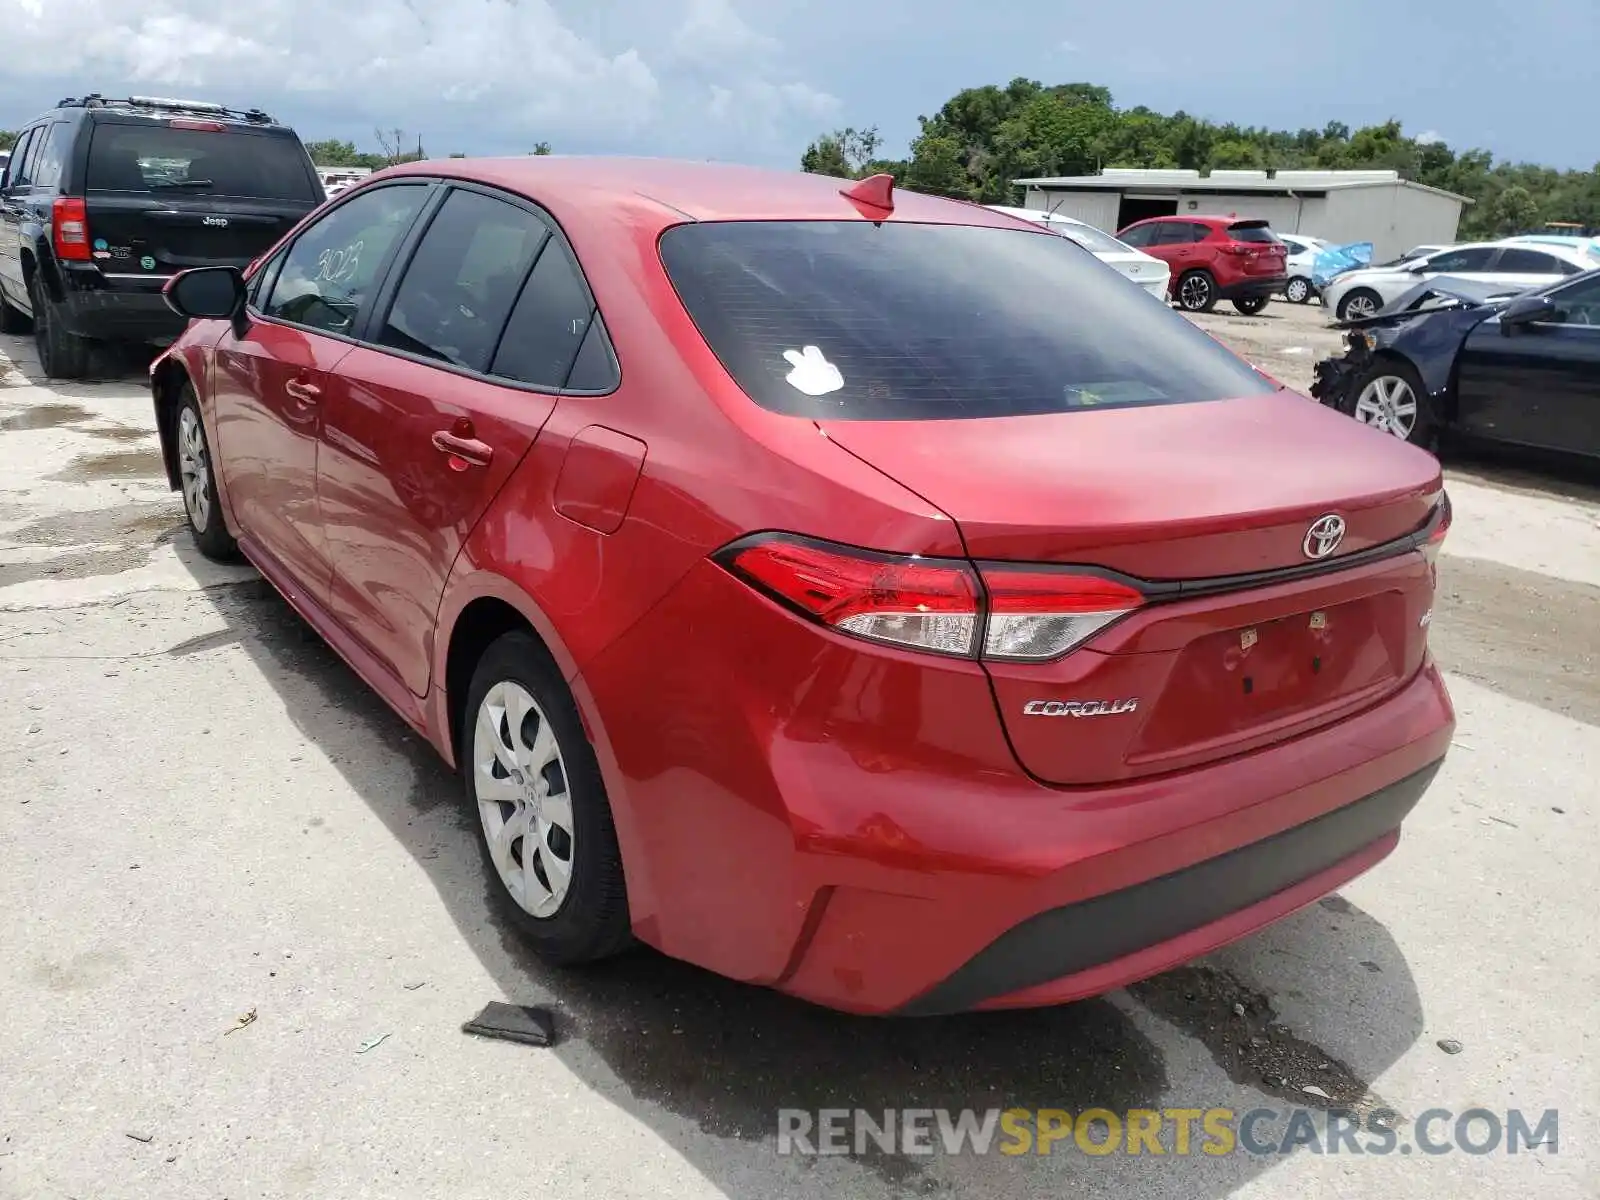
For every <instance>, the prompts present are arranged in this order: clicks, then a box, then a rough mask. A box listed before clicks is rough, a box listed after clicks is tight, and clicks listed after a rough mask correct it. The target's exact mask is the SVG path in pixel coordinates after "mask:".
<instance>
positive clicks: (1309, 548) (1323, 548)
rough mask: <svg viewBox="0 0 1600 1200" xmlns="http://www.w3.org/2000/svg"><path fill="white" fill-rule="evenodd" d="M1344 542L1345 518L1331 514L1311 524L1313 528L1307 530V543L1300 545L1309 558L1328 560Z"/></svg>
mask: <svg viewBox="0 0 1600 1200" xmlns="http://www.w3.org/2000/svg"><path fill="white" fill-rule="evenodd" d="M1342 541H1344V518H1343V517H1341V516H1339V514H1338V513H1329V514H1328V515H1327V516H1324V517H1318V518H1317V519H1316V520H1315V521H1313V522H1311V528H1310V529H1308V530H1306V536H1305V541H1303V542H1301V543H1300V548H1301V549H1302V550H1304V551H1305V552H1306V557H1307V558H1310V559H1318V558H1327V557H1328V555H1330V554H1332V553H1333V552H1334V551H1335V550H1337V549H1338V548H1339V543H1340V542H1342Z"/></svg>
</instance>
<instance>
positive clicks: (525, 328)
mask: <svg viewBox="0 0 1600 1200" xmlns="http://www.w3.org/2000/svg"><path fill="white" fill-rule="evenodd" d="M593 318H594V301H593V300H592V299H590V297H589V289H588V287H587V286H586V285H585V284H584V282H583V276H582V275H580V274H579V273H578V268H577V265H576V264H575V263H574V262H573V261H572V259H571V258H569V257H568V255H567V252H566V248H565V247H564V246H562V245H561V243H560V242H559V241H557V240H556V239H554V238H552V239H551V240H550V243H549V245H547V246H546V247H545V251H544V253H543V254H541V255H540V256H539V262H538V264H537V265H536V266H535V267H534V268H533V274H532V275H531V276H529V278H528V286H527V287H525V288H524V289H523V290H522V296H521V298H520V299H519V300H518V301H517V308H516V311H515V312H514V313H512V314H511V323H510V324H509V325H507V326H506V337H505V342H504V343H503V344H502V345H501V347H500V353H499V356H498V357H497V358H496V359H495V360H494V373H495V374H496V375H499V376H502V377H503V378H506V379H515V380H517V381H518V382H520V383H531V384H534V385H536V386H538V387H549V388H559V387H564V386H566V384H567V376H568V374H569V373H571V372H572V369H573V363H574V362H576V361H577V358H578V353H579V351H580V350H582V349H583V345H584V335H585V334H587V333H588V332H589V323H590V321H591V320H592V319H593ZM600 349H601V350H603V349H604V347H603V346H602V347H600ZM593 369H594V365H593V364H590V365H589V366H588V370H589V371H591V372H592V371H593ZM572 386H574V387H581V388H583V389H584V390H588V391H594V390H601V388H603V387H604V385H603V384H602V385H600V387H599V388H597V387H596V386H595V385H593V384H592V383H589V384H587V385H585V384H574V385H572Z"/></svg>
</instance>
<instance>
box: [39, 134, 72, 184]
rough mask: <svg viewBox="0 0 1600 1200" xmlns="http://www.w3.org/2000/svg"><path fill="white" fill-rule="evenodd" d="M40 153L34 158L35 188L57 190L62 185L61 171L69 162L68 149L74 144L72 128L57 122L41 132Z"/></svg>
mask: <svg viewBox="0 0 1600 1200" xmlns="http://www.w3.org/2000/svg"><path fill="white" fill-rule="evenodd" d="M39 138H40V141H39V153H38V154H37V155H36V156H35V158H34V166H33V183H34V186H35V187H41V188H55V187H57V186H58V185H59V184H60V183H61V171H62V168H63V167H64V166H65V165H66V162H67V147H68V146H69V145H70V144H71V142H72V127H71V126H70V125H68V124H67V123H66V122H65V121H57V122H56V123H55V124H54V125H51V126H49V127H48V132H47V131H46V130H40V132H39Z"/></svg>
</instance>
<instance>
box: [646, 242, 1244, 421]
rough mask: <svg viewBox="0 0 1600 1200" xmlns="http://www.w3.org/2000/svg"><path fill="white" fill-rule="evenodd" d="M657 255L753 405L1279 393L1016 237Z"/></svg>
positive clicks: (841, 410)
mask: <svg viewBox="0 0 1600 1200" xmlns="http://www.w3.org/2000/svg"><path fill="white" fill-rule="evenodd" d="M661 256H662V260H663V262H664V264H665V266H666V269H667V273H668V275H669V276H670V278H671V280H672V282H673V284H674V286H675V287H676V288H677V290H678V294H679V296H680V297H681V298H682V300H683V303H684V306H685V308H686V309H687V310H688V312H689V315H690V316H691V317H692V318H693V320H694V322H695V324H696V325H697V326H698V327H699V329H700V332H701V333H702V334H703V335H704V337H705V339H706V341H707V342H708V343H709V344H710V346H711V349H712V350H713V351H715V353H716V354H717V356H718V357H719V358H720V359H721V361H722V363H723V365H724V366H725V367H726V368H727V369H728V371H729V372H730V373H731V374H732V375H733V377H734V378H735V379H736V380H737V381H738V383H739V385H740V386H741V387H742V388H743V389H744V391H745V393H746V394H747V395H749V396H750V397H751V399H753V400H754V401H755V402H756V403H757V404H760V405H761V406H762V407H764V408H768V409H771V410H774V411H777V412H783V413H789V414H793V415H797V416H805V417H811V418H831V419H841V418H843V419H857V420H938V419H947V418H972V417H1011V416H1026V415H1032V414H1040V413H1058V412H1070V411H1073V410H1076V409H1086V408H1104V407H1108V406H1133V405H1155V404H1181V403H1186V402H1191V401H1202V400H1217V399H1222V398H1224V397H1228V396H1241V395H1248V394H1260V393H1265V392H1270V391H1272V390H1274V388H1273V386H1272V385H1271V384H1270V383H1268V382H1267V380H1266V379H1265V378H1263V377H1262V376H1261V375H1260V374H1258V373H1257V372H1255V371H1253V370H1252V369H1251V368H1250V367H1249V366H1247V365H1246V364H1245V363H1244V362H1242V361H1241V360H1240V359H1238V358H1236V357H1235V356H1234V355H1233V354H1232V353H1230V352H1229V351H1228V350H1226V349H1224V348H1223V347H1222V346H1221V345H1220V344H1218V343H1217V342H1216V341H1214V340H1213V339H1212V338H1211V337H1209V336H1208V335H1207V334H1205V333H1203V332H1201V331H1200V330H1199V329H1197V328H1196V327H1195V326H1194V325H1192V324H1190V323H1189V322H1188V321H1187V320H1185V319H1184V318H1183V317H1182V316H1179V315H1178V314H1177V313H1175V312H1173V311H1172V310H1170V309H1169V308H1167V307H1166V306H1165V305H1163V304H1161V303H1160V302H1159V301H1156V300H1154V299H1153V298H1152V297H1150V296H1149V295H1147V294H1146V293H1144V292H1142V291H1140V290H1139V289H1136V288H1127V287H1113V286H1108V283H1107V279H1106V276H1105V273H1104V269H1103V268H1102V267H1101V266H1100V265H1099V263H1097V262H1096V261H1095V259H1094V258H1093V256H1092V255H1090V254H1088V253H1087V252H1086V251H1084V250H1082V249H1081V248H1079V247H1077V246H1075V245H1073V244H1072V243H1071V242H1070V241H1069V240H1068V239H1066V238H1041V237H1039V236H1038V235H1037V234H1034V233H1029V232H1027V231H1025V230H1012V229H992V228H978V227H973V226H964V225H915V224H899V223H893V222H891V223H887V224H884V225H881V226H880V225H874V224H872V223H871V222H868V221H785V222H772V221H740V222H711V221H704V222H699V223H697V224H692V225H680V226H676V227H674V228H673V229H670V230H669V231H667V233H666V234H664V235H663V236H662V239H661Z"/></svg>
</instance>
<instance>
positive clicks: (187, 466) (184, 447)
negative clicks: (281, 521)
mask: <svg viewBox="0 0 1600 1200" xmlns="http://www.w3.org/2000/svg"><path fill="white" fill-rule="evenodd" d="M175 439H176V442H177V446H176V449H177V454H178V487H179V490H180V491H182V492H183V511H184V515H185V516H187V517H188V518H189V532H190V533H191V534H192V535H193V536H194V544H195V545H196V546H198V547H199V548H200V553H201V554H204V555H205V556H206V557H207V558H211V559H216V560H217V561H218V562H227V561H229V560H231V559H234V558H237V557H238V555H239V546H238V543H236V542H235V541H234V540H233V535H232V534H230V533H229V532H228V527H227V525H226V524H224V522H223V520H222V508H221V506H220V505H218V503H217V480H216V474H215V473H214V472H213V471H212V469H211V447H210V445H209V444H207V442H206V427H205V422H203V421H202V420H201V419H200V402H199V401H198V400H197V399H196V398H195V394H194V387H193V385H192V384H187V383H186V384H184V385H183V393H182V395H181V396H180V397H179V399H178V413H177V419H176V421H175Z"/></svg>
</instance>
